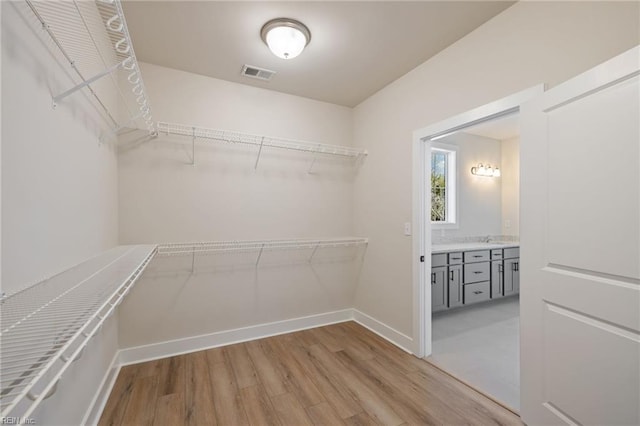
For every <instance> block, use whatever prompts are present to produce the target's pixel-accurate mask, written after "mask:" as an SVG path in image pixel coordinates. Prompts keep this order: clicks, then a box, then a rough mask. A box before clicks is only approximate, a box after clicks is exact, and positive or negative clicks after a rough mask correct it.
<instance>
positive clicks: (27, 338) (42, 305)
mask: <svg viewBox="0 0 640 426" xmlns="http://www.w3.org/2000/svg"><path fill="white" fill-rule="evenodd" d="M155 252H156V246H154V245H141V246H120V247H116V248H113V249H111V250H108V251H106V252H104V253H102V254H100V255H98V256H96V257H94V258H92V259H89V260H87V261H85V262H83V263H81V264H79V265H76V266H75V267H73V268H71V269H69V270H67V271H65V272H62V273H60V274H58V275H55V276H53V277H51V278H48V279H46V280H44V281H41V282H39V283H37V284H35V285H33V286H30V287H27V288H26V289H23V290H20V291H17V292H15V293H13V294H11V295H8V296H5V297H3V298H2V299H1V300H0V303H1V305H0V306H1V307H2V313H1V317H0V319H1V322H0V356H1V358H2V370H1V371H0V415H1V416H2V418H10V417H22V418H26V417H29V416H30V415H31V414H32V413H33V411H34V410H35V409H36V408H37V406H38V405H39V404H40V403H41V402H42V401H44V400H45V399H47V398H49V397H50V396H51V395H53V394H54V393H55V392H56V389H57V388H58V387H59V386H64V380H63V376H64V374H65V372H66V370H67V369H68V368H69V367H70V366H71V365H72V364H73V363H74V362H75V361H77V360H79V359H80V358H81V357H82V355H83V353H84V351H85V349H86V347H87V345H88V344H89V341H90V340H91V339H92V338H93V337H94V336H95V335H96V334H97V333H98V332H99V331H100V330H101V329H102V326H103V324H104V322H105V320H106V319H107V318H109V317H110V316H111V315H112V314H113V313H114V310H115V308H116V307H117V306H118V305H119V304H120V303H121V302H122V300H123V299H124V297H125V296H126V295H127V293H128V292H129V291H130V290H131V288H132V286H133V285H134V284H135V282H136V281H137V280H138V278H139V277H140V276H141V275H142V273H143V272H144V270H145V268H146V266H147V265H148V264H149V262H150V261H151V259H152V258H153V257H154V255H155Z"/></svg>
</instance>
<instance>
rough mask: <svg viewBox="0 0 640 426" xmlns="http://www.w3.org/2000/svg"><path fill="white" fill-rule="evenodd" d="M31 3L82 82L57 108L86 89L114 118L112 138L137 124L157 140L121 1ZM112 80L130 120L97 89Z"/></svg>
mask: <svg viewBox="0 0 640 426" xmlns="http://www.w3.org/2000/svg"><path fill="white" fill-rule="evenodd" d="M25 2H26V4H27V5H28V6H29V8H30V9H31V11H32V12H33V14H34V15H35V16H36V18H37V19H38V21H39V23H40V25H41V26H42V29H43V30H45V31H46V33H47V34H48V36H49V38H50V39H51V40H52V41H53V44H54V45H55V46H56V47H57V48H58V50H59V51H60V52H61V54H62V56H63V57H64V58H65V60H66V61H67V62H68V63H69V65H70V66H71V68H72V69H73V70H74V72H75V74H76V75H77V77H79V79H80V82H79V83H77V84H76V85H75V86H73V87H71V88H69V89H67V90H65V91H63V92H62V93H59V94H57V95H54V96H53V106H54V107H56V106H57V105H58V103H59V102H61V101H62V100H63V99H64V98H66V97H68V96H70V95H72V94H74V93H75V92H77V91H80V90H82V89H84V88H86V89H87V90H88V91H89V93H90V94H91V96H92V97H93V98H94V99H95V100H96V101H97V103H98V105H99V106H100V108H101V109H102V111H103V112H104V114H105V115H106V116H107V117H108V120H109V122H110V130H109V131H108V132H106V136H111V135H113V134H116V133H117V132H118V131H119V130H121V129H122V128H123V127H125V126H128V125H129V124H133V123H136V122H139V123H144V125H145V126H146V128H147V130H148V132H149V134H152V135H154V134H155V132H156V130H155V122H154V121H153V117H152V115H151V106H150V104H149V100H148V96H147V92H146V88H145V85H144V82H143V81H142V75H141V73H140V68H139V65H138V60H137V58H136V55H135V52H134V51H133V44H132V42H131V36H130V34H129V30H128V28H127V24H126V21H125V18H124V12H123V10H122V5H121V3H120V0H95V2H89V1H80V0H72V1H70V2H42V1H39V2H32V1H31V0H25ZM120 73H122V74H123V75H121V76H120V75H118V74H120ZM87 75H91V77H88V78H87V77H86V76H87ZM107 77H109V80H110V82H111V84H112V86H114V88H115V90H112V91H110V92H109V93H116V94H117V95H118V103H119V104H120V106H121V107H123V108H118V109H122V110H126V112H127V114H126V115H127V116H126V117H122V115H123V114H122V113H120V114H115V113H114V112H113V111H111V110H109V107H108V106H107V102H105V101H104V100H103V99H102V98H101V96H100V94H99V93H98V90H97V89H96V87H95V86H94V83H96V82H98V81H99V80H104V79H106V78H107ZM114 116H117V118H116V117H114ZM101 139H103V138H101Z"/></svg>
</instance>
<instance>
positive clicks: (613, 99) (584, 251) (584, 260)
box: [546, 77, 640, 279]
mask: <svg viewBox="0 0 640 426" xmlns="http://www.w3.org/2000/svg"><path fill="white" fill-rule="evenodd" d="M639 94H640V87H639V86H638V77H635V78H632V79H630V80H627V81H625V82H623V83H620V84H616V85H614V86H611V87H609V88H606V89H604V90H602V91H600V92H597V93H595V94H592V95H590V96H586V97H583V98H580V99H577V100H575V101H572V102H570V103H568V104H566V105H559V106H553V109H552V110H551V111H549V112H548V113H547V114H546V115H547V120H548V141H547V143H548V146H549V157H548V158H549V172H548V173H549V183H550V185H549V209H548V211H547V215H548V221H549V232H548V237H549V238H548V250H549V251H548V253H549V254H548V256H549V259H548V261H549V263H551V264H555V265H562V266H564V267H571V268H576V269H584V270H585V271H590V272H598V273H604V274H610V275H615V276H620V277H627V278H635V279H638V278H640V261H639V259H640V241H639V239H638V238H629V236H630V235H636V236H637V235H640V222H639V221H638V217H640V209H639V206H640V203H639V202H638V200H639V197H640V194H639V193H638V188H637V184H634V183H637V182H638V180H639V179H640V170H639V168H638V156H639V155H640V150H639V146H640V144H639V143H638V141H639V140H640V127H639V126H638V114H639V111H640V108H639V107H638V105H639V104H640V96H639ZM569 200H570V202H567V201H569ZM601 248H602V249H601ZM606 248H611V249H606Z"/></svg>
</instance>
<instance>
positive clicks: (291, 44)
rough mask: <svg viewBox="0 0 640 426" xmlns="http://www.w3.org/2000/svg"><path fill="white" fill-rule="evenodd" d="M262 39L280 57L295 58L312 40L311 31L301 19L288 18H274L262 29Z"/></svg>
mask: <svg viewBox="0 0 640 426" xmlns="http://www.w3.org/2000/svg"><path fill="white" fill-rule="evenodd" d="M260 36H261V37H262V40H263V41H264V42H265V43H266V45H267V46H269V49H270V50H271V52H273V54H274V55H276V56H277V57H278V58H282V59H293V58H295V57H296V56H298V55H299V54H300V53H302V51H303V50H304V48H305V47H306V46H307V44H309V41H310V40H311V32H310V31H309V29H308V28H307V27H306V26H305V25H304V24H303V23H302V22H299V21H296V20H294V19H288V18H278V19H272V20H271V21H269V22H267V23H266V24H264V26H263V27H262V30H261V31H260Z"/></svg>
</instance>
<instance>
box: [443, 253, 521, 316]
mask: <svg viewBox="0 0 640 426" xmlns="http://www.w3.org/2000/svg"><path fill="white" fill-rule="evenodd" d="M519 291H520V247H519V245H518V243H480V242H478V243H459V244H441V245H434V246H432V250H431V311H432V312H438V311H444V310H446V309H451V308H457V307H462V306H466V305H471V304H474V303H478V302H485V301H489V300H492V299H498V298H502V297H505V296H512V295H516V294H518V293H519Z"/></svg>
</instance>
